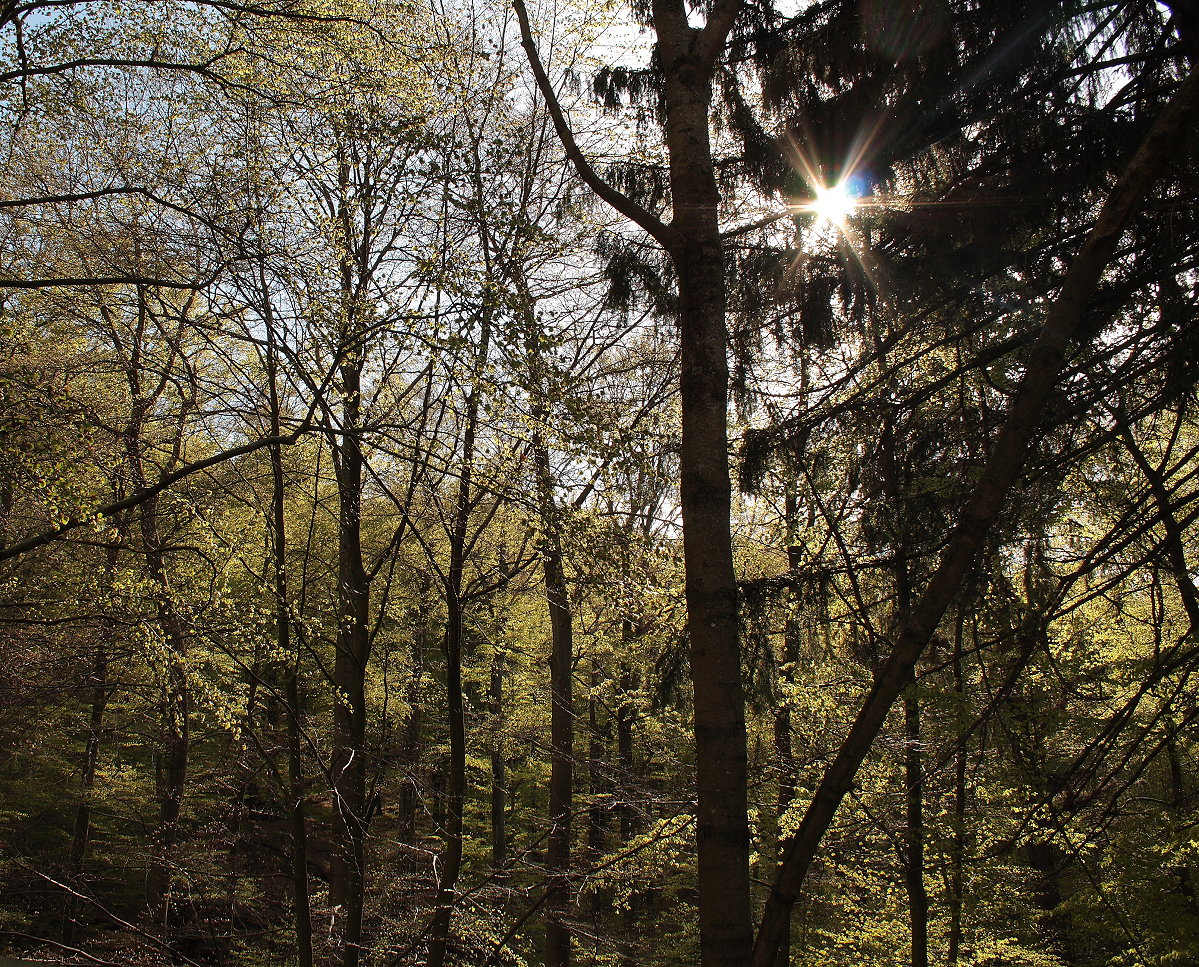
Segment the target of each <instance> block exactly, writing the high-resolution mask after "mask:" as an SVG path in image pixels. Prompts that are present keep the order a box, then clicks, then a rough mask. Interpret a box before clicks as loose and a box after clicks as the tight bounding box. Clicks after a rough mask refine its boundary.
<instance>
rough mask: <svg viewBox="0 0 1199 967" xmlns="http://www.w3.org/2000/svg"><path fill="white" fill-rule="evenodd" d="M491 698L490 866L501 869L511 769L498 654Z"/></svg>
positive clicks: (505, 853)
mask: <svg viewBox="0 0 1199 967" xmlns="http://www.w3.org/2000/svg"><path fill="white" fill-rule="evenodd" d="M488 699H489V703H490V705H491V715H492V722H493V728H494V734H493V736H492V739H491V866H492V868H493V869H494V870H496V871H497V872H498V871H501V870H503V869H504V867H505V865H506V864H507V862H508V830H507V822H506V820H507V811H508V769H507V763H505V761H504V748H503V742H502V739H501V734H502V729H501V727H500V721H501V720H500V716H501V715H502V714H503V711H504V666H503V663H502V661H501V659H500V657H499V656H498V655H497V656H496V658H495V659H494V660H493V662H492V665H491V687H490V689H489V690H488Z"/></svg>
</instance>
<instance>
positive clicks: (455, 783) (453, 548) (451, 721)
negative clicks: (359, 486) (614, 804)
mask: <svg viewBox="0 0 1199 967" xmlns="http://www.w3.org/2000/svg"><path fill="white" fill-rule="evenodd" d="M491 314H492V309H491V307H490V306H489V305H485V306H484V307H483V311H482V313H481V316H480V332H479V354H478V356H477V358H476V360H475V365H476V375H478V374H481V373H482V371H483V368H484V367H485V366H486V364H487V357H488V353H489V352H490V347H491ZM478 424H479V388H478V386H477V385H476V386H474V387H472V388H471V390H470V394H469V396H468V397H467V401H466V413H465V426H464V427H463V434H462V470H461V475H460V476H459V478H458V494H457V499H456V502H455V512H454V521H453V526H452V528H451V531H450V566H449V570H448V571H447V572H446V579H445V595H446V628H445V639H444V648H445V660H446V674H445V678H446V713H447V721H448V725H449V732H450V760H449V764H448V766H449V769H448V771H449V774H448V776H447V781H446V795H445V841H444V842H445V845H444V848H443V850H442V857H441V873H440V880H439V882H438V890H437V905H436V908H435V909H434V911H433V920H432V923H431V926H430V934H429V962H428V967H442V965H443V964H444V963H445V958H446V950H447V948H448V946H449V938H450V924H451V922H452V920H453V912H454V903H455V899H456V891H457V888H458V877H459V876H460V875H461V873H462V811H463V804H464V801H465V798H466V711H465V705H464V702H463V694H462V645H463V638H464V636H463V609H462V581H463V573H464V569H465V566H466V542H467V534H468V531H469V529H470V515H471V507H472V501H473V499H474V497H473V493H472V487H473V481H474V459H475V434H476V433H477V431H478Z"/></svg>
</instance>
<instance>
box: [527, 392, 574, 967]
mask: <svg viewBox="0 0 1199 967" xmlns="http://www.w3.org/2000/svg"><path fill="white" fill-rule="evenodd" d="M534 410H535V419H537V420H538V422H539V423H540V422H541V421H543V420H544V419H545V418H546V417H547V416H548V414H547V413H546V412H545V411H544V408H543V407H540V406H536V405H535V407H534ZM539 410H540V412H537V411H539ZM533 461H534V465H535V471H536V473H537V489H538V496H539V503H540V511H541V526H542V534H543V541H542V549H541V553H542V564H543V570H544V573H545V592H546V600H547V602H548V605H549V614H550V801H549V812H550V832H549V842H548V848H547V850H546V875H547V876H548V877H549V886H548V888H547V891H546V904H545V905H546V925H545V967H569V964H570V939H571V935H570V928H569V927H568V926H567V922H566V921H567V917H568V916H569V914H570V880H569V877H570V847H571V811H572V809H573V801H574V708H573V705H574V701H573V672H574V626H573V617H572V615H571V609H570V596H569V590H568V588H567V586H566V571H565V568H564V566H563V560H562V541H561V537H560V530H561V522H560V520H559V510H558V507H557V503H556V501H555V500H554V489H553V488H554V481H553V475H552V470H551V468H550V459H549V449H548V447H547V446H546V444H545V440H544V438H543V437H542V435H541V431H540V429H538V430H535V431H534V433H533Z"/></svg>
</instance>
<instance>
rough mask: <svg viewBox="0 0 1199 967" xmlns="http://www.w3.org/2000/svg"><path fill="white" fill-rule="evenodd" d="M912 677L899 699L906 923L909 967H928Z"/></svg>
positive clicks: (920, 770)
mask: <svg viewBox="0 0 1199 967" xmlns="http://www.w3.org/2000/svg"><path fill="white" fill-rule="evenodd" d="M915 685H916V675H915V671H913V672H912V673H911V674H910V676H909V679H908V686H907V690H906V692H905V693H904V697H903V723H904V793H905V797H904V798H905V800H906V810H907V828H906V832H907V836H906V839H907V843H906V845H907V862H906V864H905V869H904V878H905V882H906V884H907V890H908V923H909V926H910V928H911V937H912V967H928V892H927V891H926V889H925V886H924V773H923V769H924V767H923V765H922V763H921V755H920V700H919V699H918V698H917V697H916V695H915V694H914V691H913V690H914V688H915Z"/></svg>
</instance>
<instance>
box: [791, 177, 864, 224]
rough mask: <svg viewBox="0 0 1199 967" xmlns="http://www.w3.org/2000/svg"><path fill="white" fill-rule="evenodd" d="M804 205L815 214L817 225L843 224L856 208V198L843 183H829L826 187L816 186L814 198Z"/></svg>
mask: <svg viewBox="0 0 1199 967" xmlns="http://www.w3.org/2000/svg"><path fill="white" fill-rule="evenodd" d="M804 207H806V208H807V209H808V211H810V212H812V214H814V215H815V216H816V224H817V225H823V224H826V223H828V224H833V225H844V224H845V220H846V219H847V218H849V216H850V215H852V214H853V212H854V209H855V208H857V200H856V199H855V198H854V197H853V195H852V194H850V192H849V189H848V188H846V186H845V185H843V184H841V185H830V186H829V187H827V188H819V187H818V188H817V189H816V197H815V199H813V200H812V201H811V202H809V203H808V204H807V205H806V206H804Z"/></svg>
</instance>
